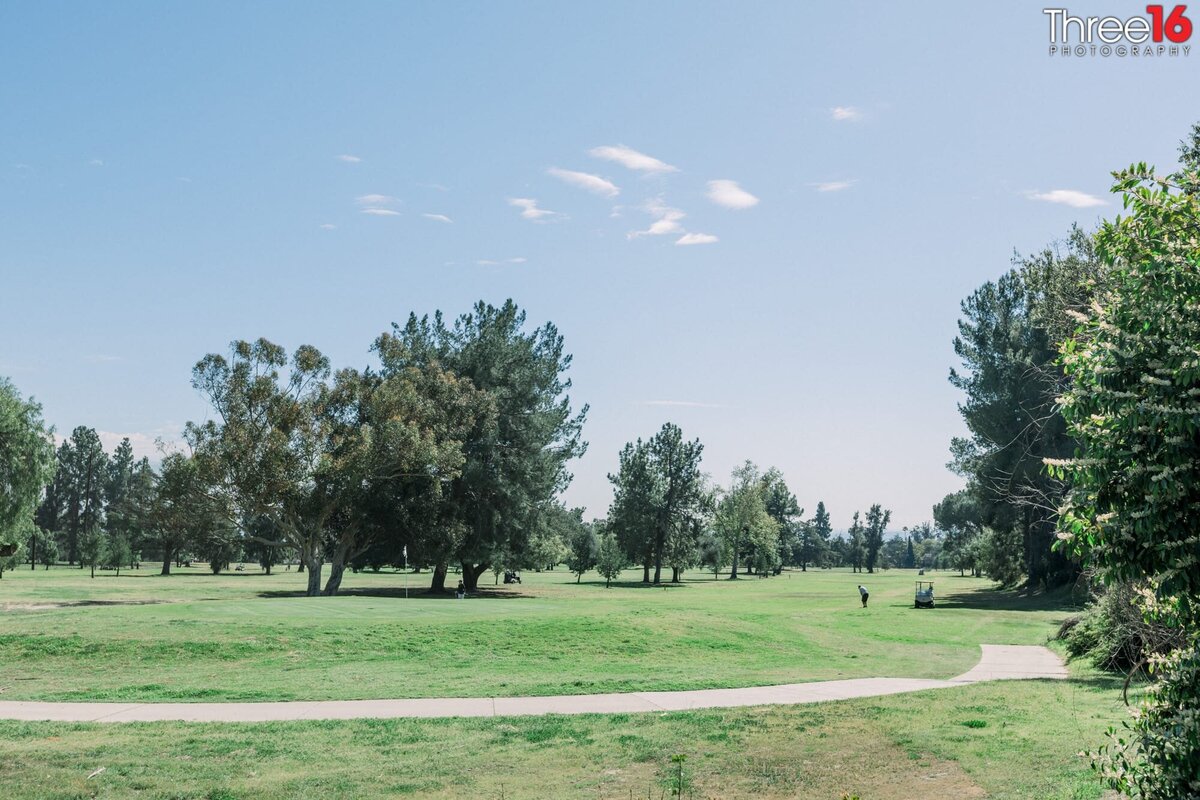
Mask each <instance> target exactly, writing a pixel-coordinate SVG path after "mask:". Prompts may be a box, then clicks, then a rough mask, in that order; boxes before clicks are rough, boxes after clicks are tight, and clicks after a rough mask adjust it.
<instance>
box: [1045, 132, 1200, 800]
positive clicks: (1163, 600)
mask: <svg viewBox="0 0 1200 800" xmlns="http://www.w3.org/2000/svg"><path fill="white" fill-rule="evenodd" d="M1197 138H1200V129H1198V130H1197ZM1191 145H1192V148H1193V149H1192V150H1191V151H1189V149H1188V145H1187V144H1186V143H1185V146H1184V148H1183V155H1184V165H1183V168H1182V169H1181V170H1180V171H1179V172H1178V173H1176V174H1174V175H1171V176H1168V177H1165V178H1164V177H1160V176H1158V175H1157V174H1155V172H1154V170H1153V169H1151V168H1149V167H1147V166H1146V165H1145V164H1137V165H1134V166H1132V167H1130V168H1129V169H1128V170H1124V171H1122V172H1119V173H1115V178H1116V182H1115V185H1114V190H1115V191H1119V192H1121V193H1123V195H1124V198H1125V207H1126V209H1127V212H1128V213H1127V215H1126V216H1124V217H1118V218H1117V219H1116V220H1114V221H1112V222H1106V223H1105V224H1104V225H1103V227H1102V229H1101V231H1100V233H1099V234H1098V236H1097V249H1098V252H1099V254H1100V257H1101V258H1102V259H1103V260H1104V262H1105V263H1106V264H1107V265H1109V266H1110V267H1111V270H1112V274H1111V280H1110V281H1109V285H1108V291H1107V292H1106V293H1105V294H1104V295H1103V296H1101V297H1100V298H1098V299H1097V302H1096V303H1094V304H1093V305H1092V306H1091V308H1089V309H1088V311H1087V312H1086V313H1080V314H1078V315H1077V319H1078V329H1077V331H1076V333H1075V335H1074V336H1073V337H1072V338H1070V339H1068V340H1067V341H1066V342H1065V343H1064V344H1063V346H1062V363H1063V367H1064V369H1065V372H1066V375H1067V377H1068V380H1069V384H1068V385H1067V387H1066V390H1065V391H1064V393H1063V396H1062V399H1061V403H1060V405H1061V407H1062V415H1063V417H1064V419H1065V420H1066V423H1067V425H1068V430H1069V433H1070V435H1071V436H1072V438H1074V440H1075V441H1076V442H1078V446H1079V450H1078V453H1077V454H1075V455H1074V456H1073V457H1071V458H1062V459H1047V460H1046V463H1047V465H1048V467H1049V471H1050V472H1051V473H1052V474H1053V475H1055V476H1056V477H1058V478H1061V479H1066V480H1068V481H1069V485H1070V489H1069V491H1068V492H1067V494H1066V497H1065V498H1064V503H1063V506H1064V507H1063V513H1062V514H1061V516H1060V518H1059V524H1058V527H1059V536H1060V538H1061V540H1062V541H1063V542H1064V543H1065V546H1066V547H1067V548H1069V549H1070V550H1071V551H1073V552H1074V553H1076V554H1078V555H1079V556H1080V557H1082V558H1084V559H1086V561H1087V563H1088V564H1089V565H1091V566H1094V567H1095V568H1096V569H1097V570H1099V571H1100V573H1101V575H1102V576H1104V577H1105V578H1106V579H1107V580H1108V581H1110V582H1111V581H1128V582H1146V583H1148V584H1149V586H1150V587H1151V588H1152V589H1153V591H1154V593H1155V595H1156V597H1155V604H1156V605H1157V606H1158V607H1157V608H1156V609H1151V613H1156V614H1158V615H1160V616H1162V617H1165V618H1167V619H1170V620H1173V621H1174V623H1175V624H1176V625H1177V626H1179V627H1180V628H1182V629H1183V631H1184V632H1185V634H1186V636H1187V644H1186V645H1185V646H1184V647H1182V648H1180V649H1179V650H1176V651H1175V652H1174V653H1172V654H1170V655H1167V656H1155V657H1153V658H1152V659H1151V667H1152V671H1153V675H1154V677H1155V683H1154V684H1153V685H1152V686H1151V688H1150V690H1149V691H1148V692H1147V695H1146V699H1145V700H1144V701H1143V702H1142V703H1141V704H1140V708H1139V709H1138V713H1137V715H1136V717H1135V719H1134V721H1133V722H1132V723H1127V724H1126V730H1125V731H1124V733H1123V734H1119V735H1115V736H1114V738H1113V740H1112V742H1111V744H1110V745H1109V746H1108V747H1107V748H1104V749H1103V750H1102V751H1101V752H1100V753H1099V754H1098V755H1097V758H1096V760H1095V762H1094V763H1095V764H1096V766H1097V767H1098V768H1099V769H1100V770H1101V772H1102V774H1103V775H1104V776H1105V777H1106V779H1107V780H1108V782H1109V783H1110V785H1111V786H1113V787H1114V788H1116V789H1119V790H1121V791H1123V792H1125V793H1126V794H1128V795H1130V796H1132V797H1138V798H1143V800H1169V799H1171V800H1173V798H1180V797H1195V796H1198V795H1200V641H1198V639H1197V630H1200V602H1198V601H1197V598H1200V548H1198V547H1197V544H1196V542H1197V537H1198V536H1200V527H1198V520H1200V514H1197V509H1200V488H1198V487H1200V359H1198V358H1197V353H1200V313H1197V306H1196V303H1197V298H1200V244H1198V243H1197V238H1196V231H1197V229H1198V228H1200V165H1198V164H1196V163H1189V161H1188V159H1189V158H1194V157H1195V155H1196V150H1195V149H1194V148H1195V146H1196V139H1195V138H1194V139H1193V141H1192V143H1191Z"/></svg>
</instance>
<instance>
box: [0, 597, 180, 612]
mask: <svg viewBox="0 0 1200 800" xmlns="http://www.w3.org/2000/svg"><path fill="white" fill-rule="evenodd" d="M167 602H171V601H167V600H45V601H42V602H39V603H0V613H5V614H7V613H10V612H16V613H20V612H22V611H53V610H54V609H56V608H77V607H80V606H153V605H158V604H160V603H167Z"/></svg>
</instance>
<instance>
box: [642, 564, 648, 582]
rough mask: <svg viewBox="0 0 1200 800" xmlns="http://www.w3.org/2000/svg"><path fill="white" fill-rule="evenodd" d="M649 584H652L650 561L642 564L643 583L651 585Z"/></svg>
mask: <svg viewBox="0 0 1200 800" xmlns="http://www.w3.org/2000/svg"><path fill="white" fill-rule="evenodd" d="M649 582H650V561H649V559H647V560H646V563H644V564H642V583H649Z"/></svg>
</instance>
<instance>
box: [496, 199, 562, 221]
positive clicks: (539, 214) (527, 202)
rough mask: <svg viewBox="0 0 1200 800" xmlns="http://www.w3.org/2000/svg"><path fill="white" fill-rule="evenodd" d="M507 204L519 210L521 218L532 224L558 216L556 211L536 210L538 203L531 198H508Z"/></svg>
mask: <svg viewBox="0 0 1200 800" xmlns="http://www.w3.org/2000/svg"><path fill="white" fill-rule="evenodd" d="M508 204H509V205H510V206H515V207H517V208H519V209H521V218H522V219H527V220H531V221H533V222H542V221H544V220H546V219H548V218H550V217H556V216H558V215H559V214H558V212H557V211H551V210H550V209H548V208H538V201H537V200H535V199H533V198H532V197H510V198H508Z"/></svg>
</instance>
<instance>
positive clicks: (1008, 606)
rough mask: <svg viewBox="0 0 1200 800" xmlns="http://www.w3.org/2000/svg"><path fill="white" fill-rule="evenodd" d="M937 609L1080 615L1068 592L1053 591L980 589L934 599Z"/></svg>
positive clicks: (1073, 598)
mask: <svg viewBox="0 0 1200 800" xmlns="http://www.w3.org/2000/svg"><path fill="white" fill-rule="evenodd" d="M935 602H936V607H935V608H934V609H933V610H934V611H936V610H937V609H938V608H965V609H974V610H985V611H1065V612H1070V611H1081V610H1082V608H1083V607H1082V605H1081V604H1080V603H1079V601H1078V598H1077V597H1075V595H1074V594H1072V592H1071V590H1070V589H1065V588H1064V589H1055V590H1053V591H1049V592H1047V591H1043V590H1035V591H1030V590H1027V589H984V590H981V591H974V592H961V593H955V594H951V595H947V596H945V597H935Z"/></svg>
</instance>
